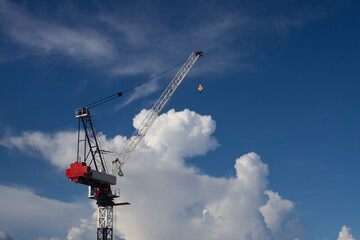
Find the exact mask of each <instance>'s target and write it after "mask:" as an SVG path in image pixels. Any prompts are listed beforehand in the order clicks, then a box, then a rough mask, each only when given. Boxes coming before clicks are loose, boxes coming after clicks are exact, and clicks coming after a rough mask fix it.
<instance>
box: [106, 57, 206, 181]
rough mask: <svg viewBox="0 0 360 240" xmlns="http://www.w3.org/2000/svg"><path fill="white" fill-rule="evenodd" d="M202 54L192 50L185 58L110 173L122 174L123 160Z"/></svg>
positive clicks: (127, 157) (114, 174) (114, 163)
mask: <svg viewBox="0 0 360 240" xmlns="http://www.w3.org/2000/svg"><path fill="white" fill-rule="evenodd" d="M202 55H203V53H202V52H194V53H192V54H191V55H190V57H189V58H188V59H187V60H186V62H185V63H184V65H183V66H182V67H181V68H180V70H179V71H178V73H177V74H176V75H175V77H174V78H173V80H172V81H171V82H170V84H169V85H168V86H167V87H166V89H165V91H164V92H163V93H162V94H161V96H160V98H159V99H158V100H157V101H156V103H155V104H154V106H153V107H152V108H151V110H150V111H149V112H148V114H147V116H146V117H145V119H144V120H143V121H142V123H141V124H140V126H139V127H138V128H137V129H136V130H135V132H134V133H133V135H132V136H131V137H130V138H129V140H128V141H127V143H126V144H125V147H124V148H123V150H122V151H121V152H120V154H119V157H118V158H117V159H116V160H115V161H114V162H113V167H112V173H111V174H112V175H113V176H116V175H119V176H123V173H122V171H121V168H122V167H123V166H124V164H125V162H126V161H127V160H128V159H129V157H130V155H131V154H132V152H133V151H134V150H135V148H136V146H137V145H138V144H139V142H140V141H141V139H142V138H143V137H144V136H145V134H146V132H147V131H148V130H149V128H150V127H151V125H152V124H153V123H154V121H155V119H156V118H157V116H158V115H159V113H160V111H161V110H162V109H163V107H164V106H165V104H166V103H167V102H168V101H169V99H170V97H171V96H172V95H173V93H174V92H175V90H176V88H177V87H178V86H179V85H180V83H181V82H182V80H183V79H184V78H185V76H186V74H187V73H188V72H189V70H190V69H191V68H192V66H193V65H194V64H195V62H196V60H197V59H198V58H199V57H201V56H202Z"/></svg>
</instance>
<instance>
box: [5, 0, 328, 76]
mask: <svg viewBox="0 0 360 240" xmlns="http://www.w3.org/2000/svg"><path fill="white" fill-rule="evenodd" d="M139 4H140V5H141V6H142V7H143V8H146V9H147V11H144V12H139V11H138V8H139V6H138V5H135V6H133V5H129V4H128V5H125V3H117V4H113V3H111V5H112V6H111V8H104V7H98V6H97V7H96V9H97V10H96V11H94V12H92V16H89V15H88V14H86V15H85V13H84V12H82V11H81V10H80V9H77V8H76V7H74V6H72V8H73V9H72V11H73V15H76V16H83V17H78V18H76V26H72V25H69V24H65V23H64V22H61V21H59V20H58V19H57V18H53V19H51V20H47V18H49V17H46V16H45V17H44V16H41V15H40V16H37V15H34V14H32V13H31V12H30V11H27V10H26V8H25V7H23V6H22V5H20V4H15V3H12V2H9V1H7V0H0V22H1V29H2V30H3V32H4V33H5V34H6V35H7V37H8V38H10V39H11V40H12V41H14V42H15V43H17V44H19V45H21V46H23V47H25V49H27V51H29V52H32V53H35V54H49V55H56V56H66V57H68V58H70V59H75V60H77V61H78V62H81V63H82V64H84V65H85V66H88V64H89V63H90V64H92V65H93V66H94V65H95V66H101V68H99V69H100V70H101V71H103V72H105V73H107V74H109V75H111V76H118V75H136V74H143V73H146V74H151V73H154V72H158V71H161V70H163V69H165V68H167V67H169V63H172V64H173V63H177V62H178V61H179V59H184V58H186V57H187V56H188V55H189V54H190V53H191V52H192V51H197V50H204V52H205V53H209V55H208V59H207V60H206V65H205V64H204V67H203V68H202V71H219V70H224V69H229V68H230V69H239V68H246V67H248V66H250V67H251V62H250V61H249V60H248V58H249V56H250V57H254V56H255V55H256V54H258V52H256V50H254V49H256V46H255V47H254V46H253V44H254V43H253V42H254V41H253V39H263V38H264V36H265V35H266V34H271V33H270V32H275V33H272V34H278V33H279V32H286V31H287V30H288V29H289V28H293V27H301V26H302V25H304V24H306V23H308V22H310V21H312V20H314V19H316V18H317V17H318V16H321V14H320V13H319V12H321V10H318V9H316V8H314V9H312V8H311V7H309V8H306V9H305V10H303V9H302V6H297V7H299V8H296V9H295V10H294V11H293V12H291V13H284V12H277V13H276V14H273V15H266V16H263V15H262V14H260V13H262V12H261V11H259V10H254V9H255V8H254V7H253V6H252V7H251V6H249V4H243V6H242V5H239V6H232V5H230V6H225V5H224V6H223V7H221V8H219V7H218V6H216V4H215V3H212V2H206V5H204V4H203V3H196V4H195V5H194V4H193V3H192V4H187V3H185V4H184V6H182V8H179V9H178V11H177V14H178V15H177V16H176V17H174V16H173V14H171V13H170V12H167V11H164V9H162V7H161V5H160V4H159V3H156V2H154V3H152V4H149V3H146V1H144V2H141V3H139ZM104 5H106V4H104ZM269 7H272V5H266V4H263V5H261V6H258V8H259V9H262V10H264V9H267V8H269ZM194 9H201V11H197V10H194ZM267 12H269V11H267ZM178 18H179V19H181V21H179V19H178ZM265 29H266V31H264V30H265ZM269 30H270V31H269ZM271 30H275V31H271ZM264 32H265V33H264ZM280 35H281V34H280ZM265 38H266V36H265ZM239 46H240V47H239ZM0 59H1V58H0Z"/></svg>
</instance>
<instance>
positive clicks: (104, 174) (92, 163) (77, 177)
mask: <svg viewBox="0 0 360 240" xmlns="http://www.w3.org/2000/svg"><path fill="white" fill-rule="evenodd" d="M202 55H203V53H202V52H201V51H199V52H193V53H192V54H191V55H190V57H189V58H188V59H187V60H186V61H185V63H184V64H183V65H182V67H181V68H180V70H179V71H178V72H177V74H176V75H175V77H174V78H173V79H172V81H171V82H170V84H169V85H168V86H167V87H166V89H165V90H164V92H163V93H162V94H161V96H160V98H159V99H158V100H157V101H156V103H155V104H154V106H153V107H152V108H151V109H150V110H149V111H148V113H147V115H146V117H145V118H144V120H143V121H142V123H141V124H140V126H139V127H138V128H137V129H136V130H135V132H134V133H133V135H132V136H131V137H130V138H129V139H128V141H127V142H126V144H125V146H124V148H123V150H122V151H121V152H120V154H119V155H118V158H116V159H115V160H114V161H112V166H111V169H108V168H107V166H106V161H105V159H104V153H105V152H106V151H105V150H104V149H103V148H102V147H101V143H100V139H99V138H98V134H97V131H96V128H95V125H94V121H93V118H92V115H93V108H94V107H95V106H98V105H100V104H102V103H105V102H108V101H110V100H112V99H115V98H117V97H119V96H122V93H121V92H118V93H115V94H113V95H111V96H109V97H106V98H103V99H101V100H99V101H96V102H94V103H92V104H89V105H86V106H84V107H82V108H80V109H77V110H76V118H77V119H78V121H79V124H78V141H77V156H76V162H74V163H71V164H70V168H68V169H66V176H67V177H68V178H69V179H70V180H71V181H73V182H75V183H81V184H84V185H88V186H89V194H88V197H89V198H91V199H95V200H96V204H97V206H98V221H97V240H113V207H114V206H117V205H128V204H129V203H127V202H123V203H115V202H114V199H115V198H118V197H120V190H119V189H117V188H115V187H114V186H115V185H116V176H123V172H122V167H123V166H124V164H125V162H126V161H127V160H128V159H129V157H130V155H131V154H132V153H133V151H134V150H135V148H136V146H137V145H138V144H139V142H140V141H141V139H142V138H143V137H144V136H145V134H146V133H147V131H148V130H149V129H150V127H151V126H152V124H153V123H154V121H155V119H156V118H157V116H158V115H159V113H160V111H161V110H162V109H163V107H164V106H165V105H166V103H167V102H168V100H169V99H170V97H171V96H172V94H173V93H174V92H175V90H176V89H177V87H178V86H179V85H180V83H181V82H182V80H183V79H184V78H185V76H186V75H187V73H188V72H189V70H190V69H191V68H192V66H193V65H194V64H195V62H196V61H197V59H198V58H199V57H201V56H202Z"/></svg>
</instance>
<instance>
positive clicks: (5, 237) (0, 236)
mask: <svg viewBox="0 0 360 240" xmlns="http://www.w3.org/2000/svg"><path fill="white" fill-rule="evenodd" d="M0 240H14V239H13V238H12V237H10V235H9V234H7V233H6V232H4V231H0Z"/></svg>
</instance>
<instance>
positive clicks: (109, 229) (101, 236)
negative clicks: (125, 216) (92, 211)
mask: <svg viewBox="0 0 360 240" xmlns="http://www.w3.org/2000/svg"><path fill="white" fill-rule="evenodd" d="M97 239H98V240H113V206H99V207H98V223H97Z"/></svg>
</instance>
